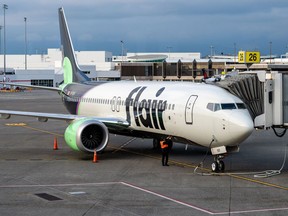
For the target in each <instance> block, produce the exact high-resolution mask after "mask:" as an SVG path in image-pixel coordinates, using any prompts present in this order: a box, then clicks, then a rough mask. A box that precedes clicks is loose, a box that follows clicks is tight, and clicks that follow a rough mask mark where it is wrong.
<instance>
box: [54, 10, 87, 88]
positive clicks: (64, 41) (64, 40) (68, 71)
mask: <svg viewBox="0 0 288 216" xmlns="http://www.w3.org/2000/svg"><path fill="white" fill-rule="evenodd" d="M58 13H59V26H60V37H61V50H62V56H63V69H64V83H65V84H68V83H72V82H84V81H88V80H90V79H89V78H88V77H87V76H86V75H85V74H84V73H83V71H81V69H80V68H79V66H78V63H77V61H76V58H75V54H74V48H73V44H72V40H71V37H70V33H69V29H68V25H67V22H66V17H65V13H64V9H63V8H59V10H58Z"/></svg>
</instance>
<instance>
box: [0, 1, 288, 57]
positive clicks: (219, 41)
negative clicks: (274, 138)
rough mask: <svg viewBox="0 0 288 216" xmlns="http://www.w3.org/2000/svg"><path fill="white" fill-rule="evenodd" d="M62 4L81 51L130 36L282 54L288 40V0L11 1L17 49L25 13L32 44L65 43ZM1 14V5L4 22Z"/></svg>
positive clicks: (10, 28)
mask: <svg viewBox="0 0 288 216" xmlns="http://www.w3.org/2000/svg"><path fill="white" fill-rule="evenodd" d="M61 6H64V8H65V12H66V17H67V19H68V23H69V27H70V32H71V36H72V39H73V41H74V43H75V44H74V45H75V48H77V49H81V50H82V49H87V48H89V49H96V50H99V49H104V50H110V51H114V52H118V51H119V41H120V40H124V41H125V43H126V45H127V47H128V48H129V50H130V51H131V52H133V51H138V52H140V51H166V47H167V46H173V49H172V50H174V51H190V52H193V51H195V52H203V55H205V54H207V53H209V52H210V50H209V47H210V46H211V45H213V46H215V49H216V47H218V48H217V49H216V50H219V51H220V50H221V52H222V51H223V52H226V53H228V52H231V50H233V49H234V43H236V44H237V47H239V48H240V47H245V48H247V49H255V47H256V48H257V49H259V50H261V51H262V52H263V53H264V52H268V50H267V44H268V43H269V41H272V42H273V47H274V52H277V53H278V54H280V53H282V52H285V49H286V48H285V47H286V45H287V44H288V41H287V38H288V28H287V24H286V23H287V20H288V4H287V0H278V1H271V0H254V1H251V0H249V1H248V0H242V1H231V0H217V1H215V0H193V1H187V0H178V1H174V0H157V1H155V0H153V1H152V0H98V1H94V0H93V1H92V0H81V1H71V0H56V1H47V0H30V1H27V0H9V3H8V7H9V9H8V10H7V11H6V18H7V37H8V35H9V39H8V43H10V44H11V45H9V46H11V51H12V50H17V47H16V45H13V41H14V40H19V38H21V37H22V38H23V37H24V20H23V19H24V17H27V31H28V36H29V37H30V38H29V39H30V41H31V43H33V41H35V43H36V42H37V40H38V41H41V42H42V43H41V44H42V46H43V47H45V46H48V45H49V46H51V45H52V46H54V47H59V26H58V14H57V9H58V8H59V7H61ZM1 14H2V15H1ZM1 16H2V17H1ZM1 19H3V13H1V10H0V25H1ZM21 35H22V36H21ZM36 35H37V37H36ZM17 38H18V39H17ZM57 38H58V39H57ZM39 44H40V43H39ZM47 48H50V47H47ZM142 49H143V50H142Z"/></svg>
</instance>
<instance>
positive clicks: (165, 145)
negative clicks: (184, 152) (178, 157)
mask: <svg viewBox="0 0 288 216" xmlns="http://www.w3.org/2000/svg"><path fill="white" fill-rule="evenodd" d="M160 146H161V149H165V148H168V144H167V143H165V141H160Z"/></svg>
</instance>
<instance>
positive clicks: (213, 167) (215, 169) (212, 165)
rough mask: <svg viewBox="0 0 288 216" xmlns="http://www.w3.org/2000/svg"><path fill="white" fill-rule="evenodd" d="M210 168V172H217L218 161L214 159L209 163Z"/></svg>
mask: <svg viewBox="0 0 288 216" xmlns="http://www.w3.org/2000/svg"><path fill="white" fill-rule="evenodd" d="M211 169H212V172H218V171H219V166H218V163H217V162H216V161H214V162H213V163H212V164H211Z"/></svg>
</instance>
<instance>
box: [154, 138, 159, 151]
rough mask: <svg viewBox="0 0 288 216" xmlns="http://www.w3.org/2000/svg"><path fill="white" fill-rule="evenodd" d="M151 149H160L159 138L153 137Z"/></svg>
mask: <svg viewBox="0 0 288 216" xmlns="http://www.w3.org/2000/svg"><path fill="white" fill-rule="evenodd" d="M153 149H160V139H157V138H154V139H153Z"/></svg>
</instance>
